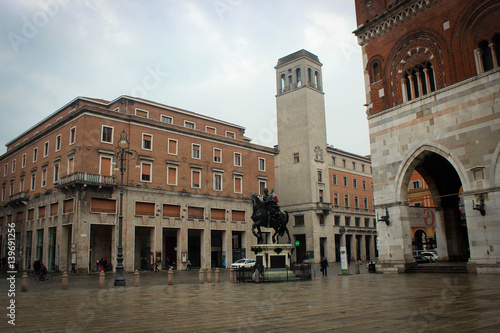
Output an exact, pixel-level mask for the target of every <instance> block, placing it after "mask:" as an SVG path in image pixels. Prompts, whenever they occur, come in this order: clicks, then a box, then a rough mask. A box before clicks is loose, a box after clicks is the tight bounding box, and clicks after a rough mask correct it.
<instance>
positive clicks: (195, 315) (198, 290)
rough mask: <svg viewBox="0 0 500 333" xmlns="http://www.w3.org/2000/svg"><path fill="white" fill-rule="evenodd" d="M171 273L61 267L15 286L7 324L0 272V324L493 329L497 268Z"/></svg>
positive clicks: (498, 317)
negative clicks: (66, 284) (217, 276)
mask: <svg viewBox="0 0 500 333" xmlns="http://www.w3.org/2000/svg"><path fill="white" fill-rule="evenodd" d="M178 273H181V274H176V278H178V279H179V281H177V282H178V283H176V284H174V285H173V286H168V285H167V283H166V276H167V275H166V273H164V274H163V272H160V273H145V274H141V286H140V287H133V286H131V285H132V283H133V277H132V275H131V274H130V275H129V274H127V282H128V283H129V286H127V287H113V286H112V284H113V278H114V277H113V275H110V276H107V278H108V280H109V281H108V282H107V284H106V288H105V289H98V288H97V285H98V284H97V281H98V280H97V279H98V276H97V275H82V276H78V277H77V276H73V277H71V276H70V288H69V290H61V285H60V280H59V281H55V280H54V281H53V283H52V284H51V285H50V287H48V288H43V289H42V290H29V291H28V292H20V291H17V292H16V295H15V301H16V321H15V323H16V325H15V326H12V325H9V324H8V322H7V320H8V318H7V316H6V314H7V309H6V306H7V305H8V301H9V300H10V299H11V298H9V297H7V290H8V285H7V283H6V282H5V280H6V278H5V275H2V280H0V304H1V307H0V308H1V309H2V310H0V311H1V313H2V317H1V318H2V319H1V320H0V332H331V331H338V332H362V331H367V330H369V331H370V332H453V333H456V332H467V331H470V332H499V331H500V277H499V276H498V275H472V274H457V275H453V274H360V275H350V276H338V275H335V276H333V275H330V276H329V277H325V278H323V277H316V278H314V279H313V280H311V281H305V282H300V281H298V282H283V283H261V284H255V283H241V284H233V283H229V282H228V275H229V274H228V272H227V271H224V272H223V274H222V275H224V274H225V277H224V276H223V278H222V281H223V282H222V283H220V284H215V283H210V284H209V283H205V284H201V285H200V284H197V282H198V275H197V273H198V272H197V271H193V272H186V273H182V272H178ZM222 275H221V276H222ZM56 278H59V277H57V276H56ZM57 282H59V283H57ZM181 282H183V283H181ZM188 282H189V283H188ZM174 283H175V281H174ZM16 287H20V280H19V281H16Z"/></svg>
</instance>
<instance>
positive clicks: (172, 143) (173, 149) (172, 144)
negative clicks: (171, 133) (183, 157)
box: [168, 139, 177, 155]
mask: <svg viewBox="0 0 500 333" xmlns="http://www.w3.org/2000/svg"><path fill="white" fill-rule="evenodd" d="M168 154H169V155H177V140H174V139H168Z"/></svg>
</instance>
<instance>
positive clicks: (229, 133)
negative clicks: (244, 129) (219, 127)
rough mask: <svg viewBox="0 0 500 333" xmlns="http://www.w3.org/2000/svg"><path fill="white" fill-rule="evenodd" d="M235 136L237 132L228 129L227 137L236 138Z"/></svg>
mask: <svg viewBox="0 0 500 333" xmlns="http://www.w3.org/2000/svg"><path fill="white" fill-rule="evenodd" d="M235 137H236V133H234V132H230V131H226V138H231V139H234V138H235Z"/></svg>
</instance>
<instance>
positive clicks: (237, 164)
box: [234, 153, 241, 167]
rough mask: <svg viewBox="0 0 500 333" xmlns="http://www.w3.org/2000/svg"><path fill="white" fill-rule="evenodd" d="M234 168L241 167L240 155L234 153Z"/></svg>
mask: <svg viewBox="0 0 500 333" xmlns="http://www.w3.org/2000/svg"><path fill="white" fill-rule="evenodd" d="M234 166H237V167H241V154H240V153H234Z"/></svg>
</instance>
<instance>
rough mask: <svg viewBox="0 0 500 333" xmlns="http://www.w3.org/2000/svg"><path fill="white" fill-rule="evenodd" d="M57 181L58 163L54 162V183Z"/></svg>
mask: <svg viewBox="0 0 500 333" xmlns="http://www.w3.org/2000/svg"><path fill="white" fill-rule="evenodd" d="M57 182H59V163H57V164H54V184H56V183H57Z"/></svg>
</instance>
